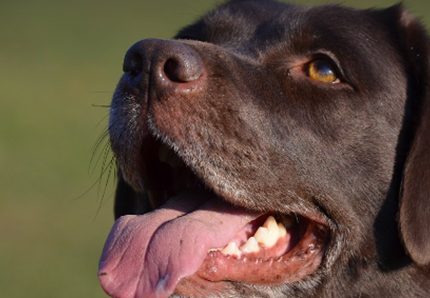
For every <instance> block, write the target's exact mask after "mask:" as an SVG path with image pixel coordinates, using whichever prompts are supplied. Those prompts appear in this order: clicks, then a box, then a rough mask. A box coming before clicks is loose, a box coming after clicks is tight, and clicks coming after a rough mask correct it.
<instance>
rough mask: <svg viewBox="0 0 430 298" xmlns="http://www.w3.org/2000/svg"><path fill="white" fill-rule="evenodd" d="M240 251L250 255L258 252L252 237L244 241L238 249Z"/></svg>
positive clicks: (256, 243)
mask: <svg viewBox="0 0 430 298" xmlns="http://www.w3.org/2000/svg"><path fill="white" fill-rule="evenodd" d="M240 250H241V251H242V252H244V253H252V252H258V251H259V250H260V248H259V247H258V242H257V240H255V238H254V237H251V238H249V239H248V241H246V243H245V244H244V245H242V246H241V247H240Z"/></svg>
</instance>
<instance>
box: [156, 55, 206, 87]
mask: <svg viewBox="0 0 430 298" xmlns="http://www.w3.org/2000/svg"><path fill="white" fill-rule="evenodd" d="M181 58H182V59H181ZM163 71H164V74H165V75H166V77H167V78H168V79H169V80H170V81H172V82H176V83H187V82H192V81H195V80H197V79H198V78H200V77H201V75H202V73H203V72H202V67H201V64H200V59H198V58H197V57H194V55H186V57H180V58H177V57H175V58H169V59H167V61H166V63H165V64H164V69H163Z"/></svg>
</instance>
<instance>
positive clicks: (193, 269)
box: [99, 138, 330, 297]
mask: <svg viewBox="0 0 430 298" xmlns="http://www.w3.org/2000/svg"><path fill="white" fill-rule="evenodd" d="M144 147H145V148H144V149H142V160H143V162H142V163H143V166H142V170H141V172H140V173H135V174H136V175H140V177H141V181H143V185H144V188H145V191H147V195H148V198H149V200H150V202H151V205H152V206H153V208H154V211H152V212H150V213H148V214H145V215H141V216H135V217H130V216H128V217H124V218H121V219H119V220H118V221H117V223H116V224H115V226H114V228H113V229H112V232H111V234H110V236H109V239H108V241H107V243H106V245H105V248H104V252H103V255H102V258H101V261H100V271H99V277H100V280H101V283H102V286H103V287H104V289H105V291H106V292H107V293H108V294H110V295H112V296H114V297H127V295H128V294H124V295H123V294H122V293H131V292H133V293H136V297H140V296H139V295H141V296H142V297H168V296H169V295H171V294H172V293H173V292H174V291H175V288H176V286H177V285H178V283H179V282H180V281H181V280H182V279H184V278H187V277H190V276H198V277H199V279H200V280H203V282H222V281H233V282H243V283H248V284H255V285H279V284H282V283H285V282H294V281H298V280H301V279H303V278H304V277H306V276H308V275H310V274H312V273H313V272H315V271H316V270H317V269H318V268H319V266H320V264H321V262H322V259H323V256H324V253H325V249H326V247H327V245H328V242H329V236H330V235H329V232H328V228H327V226H326V225H325V224H324V222H323V221H322V220H315V218H312V219H311V218H308V217H306V216H304V215H299V214H283V213H279V212H275V211H274V212H272V211H271V210H267V211H264V212H261V211H260V212H256V211H253V210H247V209H246V208H243V207H240V206H234V205H233V204H231V203H229V202H226V200H225V199H223V198H222V191H219V190H216V192H217V194H216V193H215V191H214V190H213V189H212V186H211V185H208V184H207V183H205V181H203V180H202V179H200V178H199V177H198V173H197V174H195V173H194V172H193V171H192V170H191V169H190V167H189V166H187V165H186V163H185V162H184V161H183V160H182V159H181V158H180V157H179V156H178V155H177V154H176V153H175V152H174V151H173V150H172V149H171V148H170V147H168V146H167V145H165V144H163V143H161V142H160V141H158V140H155V139H153V138H150V139H147V140H145V146H144ZM120 166H121V167H122V168H124V167H125V168H126V167H127V166H128V165H120ZM123 171H124V172H127V170H126V169H125V170H123ZM133 297H134V296H133Z"/></svg>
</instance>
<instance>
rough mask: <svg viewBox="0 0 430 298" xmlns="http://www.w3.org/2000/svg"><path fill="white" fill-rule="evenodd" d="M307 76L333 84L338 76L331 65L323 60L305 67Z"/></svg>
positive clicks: (315, 61)
mask: <svg viewBox="0 0 430 298" xmlns="http://www.w3.org/2000/svg"><path fill="white" fill-rule="evenodd" d="M306 73H307V76H308V77H310V78H311V79H314V80H317V81H321V82H324V83H334V82H335V81H336V80H337V78H338V76H337V74H336V71H335V69H334V67H333V65H332V64H331V63H330V62H328V61H326V60H323V59H317V60H314V61H312V62H310V63H309V64H308V65H307V71H306Z"/></svg>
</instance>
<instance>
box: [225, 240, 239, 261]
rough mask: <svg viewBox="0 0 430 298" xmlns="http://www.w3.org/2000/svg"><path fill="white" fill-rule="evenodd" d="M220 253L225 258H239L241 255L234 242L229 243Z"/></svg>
mask: <svg viewBox="0 0 430 298" xmlns="http://www.w3.org/2000/svg"><path fill="white" fill-rule="evenodd" d="M221 253H222V254H223V255H225V256H226V255H230V256H233V257H240V255H241V251H240V250H239V248H238V247H237V244H236V242H230V243H229V244H227V246H226V247H224V249H223V250H221Z"/></svg>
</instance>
